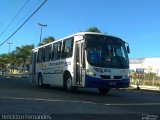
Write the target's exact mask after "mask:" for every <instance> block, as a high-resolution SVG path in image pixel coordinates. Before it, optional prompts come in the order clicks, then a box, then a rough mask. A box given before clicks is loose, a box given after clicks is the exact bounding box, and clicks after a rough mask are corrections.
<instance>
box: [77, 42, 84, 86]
mask: <svg viewBox="0 0 160 120" xmlns="http://www.w3.org/2000/svg"><path fill="white" fill-rule="evenodd" d="M83 45H84V41H77V42H76V61H75V62H76V85H79V86H84V83H85V50H84V49H83V48H84V47H83Z"/></svg>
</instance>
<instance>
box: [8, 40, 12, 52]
mask: <svg viewBox="0 0 160 120" xmlns="http://www.w3.org/2000/svg"><path fill="white" fill-rule="evenodd" d="M7 44H8V45H9V48H8V53H9V52H10V45H11V44H13V43H11V42H7Z"/></svg>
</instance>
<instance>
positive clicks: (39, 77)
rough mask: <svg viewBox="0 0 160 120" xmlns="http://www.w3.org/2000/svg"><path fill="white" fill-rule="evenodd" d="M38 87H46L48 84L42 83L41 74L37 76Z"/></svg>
mask: <svg viewBox="0 0 160 120" xmlns="http://www.w3.org/2000/svg"><path fill="white" fill-rule="evenodd" d="M38 87H40V88H48V87H49V84H44V83H43V78H42V75H39V76H38Z"/></svg>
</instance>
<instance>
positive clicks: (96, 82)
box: [85, 75, 130, 88]
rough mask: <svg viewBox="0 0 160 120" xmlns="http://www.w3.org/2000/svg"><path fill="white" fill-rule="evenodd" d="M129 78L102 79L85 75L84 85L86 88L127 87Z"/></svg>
mask: <svg viewBox="0 0 160 120" xmlns="http://www.w3.org/2000/svg"><path fill="white" fill-rule="evenodd" d="M129 83H130V80H129V79H122V80H102V79H100V78H95V77H91V76H88V75H86V79H85V87H87V88H127V87H129Z"/></svg>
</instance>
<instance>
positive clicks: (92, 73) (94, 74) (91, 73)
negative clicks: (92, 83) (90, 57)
mask: <svg viewBox="0 0 160 120" xmlns="http://www.w3.org/2000/svg"><path fill="white" fill-rule="evenodd" d="M87 73H88V75H90V76H94V77H95V76H96V73H94V72H92V71H89V70H88V71H87Z"/></svg>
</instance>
